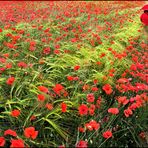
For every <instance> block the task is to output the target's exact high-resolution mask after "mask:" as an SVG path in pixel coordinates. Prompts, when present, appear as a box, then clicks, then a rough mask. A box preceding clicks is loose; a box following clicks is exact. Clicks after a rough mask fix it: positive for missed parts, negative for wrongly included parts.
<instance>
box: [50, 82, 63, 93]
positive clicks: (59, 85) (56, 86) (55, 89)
mask: <svg viewBox="0 0 148 148" xmlns="http://www.w3.org/2000/svg"><path fill="white" fill-rule="evenodd" d="M63 88H64V87H63V86H62V85H61V84H56V85H55V87H54V88H53V91H54V92H55V93H56V94H60V92H61V91H62V90H63Z"/></svg>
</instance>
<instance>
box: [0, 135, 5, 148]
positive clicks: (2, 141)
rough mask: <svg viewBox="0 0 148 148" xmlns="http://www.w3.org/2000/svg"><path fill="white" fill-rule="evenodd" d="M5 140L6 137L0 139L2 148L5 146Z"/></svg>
mask: <svg viewBox="0 0 148 148" xmlns="http://www.w3.org/2000/svg"><path fill="white" fill-rule="evenodd" d="M5 142H6V141H5V138H4V137H0V147H3V146H4V145H5Z"/></svg>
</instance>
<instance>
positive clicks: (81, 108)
mask: <svg viewBox="0 0 148 148" xmlns="http://www.w3.org/2000/svg"><path fill="white" fill-rule="evenodd" d="M87 113H88V107H87V105H85V104H81V105H80V106H79V114H80V115H87Z"/></svg>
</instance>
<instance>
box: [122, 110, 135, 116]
mask: <svg viewBox="0 0 148 148" xmlns="http://www.w3.org/2000/svg"><path fill="white" fill-rule="evenodd" d="M132 114H133V112H132V110H131V109H130V108H128V109H126V110H124V115H125V116H126V117H129V116H130V115H132Z"/></svg>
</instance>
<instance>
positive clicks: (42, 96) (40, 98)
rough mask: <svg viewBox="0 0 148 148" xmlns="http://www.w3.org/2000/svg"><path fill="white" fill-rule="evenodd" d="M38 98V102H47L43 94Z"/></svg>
mask: <svg viewBox="0 0 148 148" xmlns="http://www.w3.org/2000/svg"><path fill="white" fill-rule="evenodd" d="M37 97H38V101H44V100H45V96H44V95H42V94H39V95H37Z"/></svg>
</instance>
